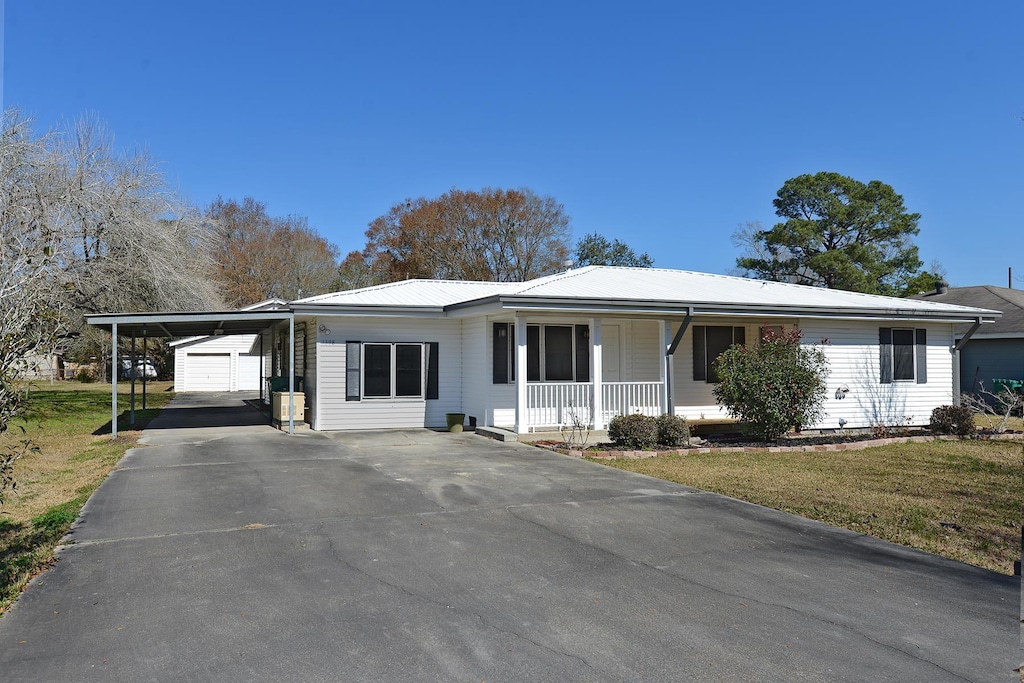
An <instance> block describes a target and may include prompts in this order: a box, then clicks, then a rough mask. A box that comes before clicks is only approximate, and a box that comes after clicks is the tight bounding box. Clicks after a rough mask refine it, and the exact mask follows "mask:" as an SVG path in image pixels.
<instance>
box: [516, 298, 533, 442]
mask: <svg viewBox="0 0 1024 683" xmlns="http://www.w3.org/2000/svg"><path fill="white" fill-rule="evenodd" d="M526 407H527V406H526V318H524V317H522V316H519V315H517V316H516V433H517V434H526V433H527V432H528V431H530V420H529V414H528V412H527V410H526Z"/></svg>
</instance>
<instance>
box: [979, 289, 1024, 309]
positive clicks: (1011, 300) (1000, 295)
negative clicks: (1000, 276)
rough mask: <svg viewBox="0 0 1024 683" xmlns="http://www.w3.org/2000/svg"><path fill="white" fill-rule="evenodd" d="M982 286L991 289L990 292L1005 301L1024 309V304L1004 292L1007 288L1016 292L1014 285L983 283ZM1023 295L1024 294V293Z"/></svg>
mask: <svg viewBox="0 0 1024 683" xmlns="http://www.w3.org/2000/svg"><path fill="white" fill-rule="evenodd" d="M982 286H983V287H984V288H985V289H987V290H988V291H989V293H991V294H992V295H993V296H995V297H996V298H999V299H1002V300H1003V301H1005V302H1006V303H1008V304H1010V305H1011V306H1016V307H1017V308H1019V309H1021V310H1024V305H1021V304H1020V303H1018V302H1016V301H1014V300H1013V299H1009V298H1007V297H1006V295H1005V294H1003V291H1002V290H1007V291H1010V292H1016V291H1017V290H1015V289H1013V288H1012V287H996V286H995V285H982ZM1022 296H1024V294H1022Z"/></svg>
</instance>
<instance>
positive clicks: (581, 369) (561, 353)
mask: <svg viewBox="0 0 1024 683" xmlns="http://www.w3.org/2000/svg"><path fill="white" fill-rule="evenodd" d="M491 333H492V337H491V344H492V346H491V348H492V357H491V358H492V366H491V381H492V383H494V384H511V383H513V382H515V380H516V364H515V358H516V342H515V323H494V324H493V325H492V327H491ZM526 381H528V382H540V381H545V382H589V381H590V327H589V326H588V325H527V326H526Z"/></svg>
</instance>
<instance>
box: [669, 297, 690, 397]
mask: <svg viewBox="0 0 1024 683" xmlns="http://www.w3.org/2000/svg"><path fill="white" fill-rule="evenodd" d="M692 320H693V306H689V307H688V308H687V309H686V317H685V318H683V322H682V323H681V324H680V325H679V329H678V330H677V331H676V336H675V337H673V338H672V343H671V344H669V346H668V350H667V351H665V381H666V382H668V386H667V387H666V396H667V402H668V406H667V407H668V412H669V413H671V414H672V415H675V414H676V407H675V397H674V396H673V395H672V389H673V388H674V385H675V383H676V381H675V367H674V366H675V353H676V349H677V348H679V342H681V341H683V335H684V334H686V330H687V329H688V328H689V327H690V322H691V321H692Z"/></svg>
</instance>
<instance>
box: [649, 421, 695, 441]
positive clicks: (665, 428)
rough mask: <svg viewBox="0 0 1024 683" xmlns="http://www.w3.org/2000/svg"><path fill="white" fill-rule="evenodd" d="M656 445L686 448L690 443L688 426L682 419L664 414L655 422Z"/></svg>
mask: <svg viewBox="0 0 1024 683" xmlns="http://www.w3.org/2000/svg"><path fill="white" fill-rule="evenodd" d="M655 422H656V424H657V426H658V443H659V444H661V445H662V446H687V445H689V443H690V425H688V424H687V423H686V420H685V419H684V418H681V417H678V416H676V415H671V414H669V413H665V414H664V415H661V416H659V417H658V418H657V420H656V421H655Z"/></svg>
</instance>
